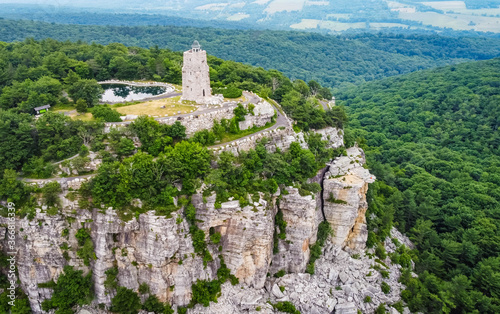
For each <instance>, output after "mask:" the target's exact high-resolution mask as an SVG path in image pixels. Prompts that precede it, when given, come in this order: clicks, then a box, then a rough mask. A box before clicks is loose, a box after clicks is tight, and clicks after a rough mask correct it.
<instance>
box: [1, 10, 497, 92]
mask: <svg viewBox="0 0 500 314" xmlns="http://www.w3.org/2000/svg"><path fill="white" fill-rule="evenodd" d="M27 37H34V38H35V39H43V38H48V37H50V38H54V39H57V40H71V41H77V40H82V41H86V42H96V43H101V44H107V43H111V42H119V43H122V44H124V45H127V46H139V47H152V46H155V45H158V46H159V47H162V48H169V49H172V50H176V51H183V50H187V49H188V48H189V47H190V45H191V43H192V41H193V40H194V39H198V40H199V41H200V43H201V44H202V46H203V48H204V49H206V50H207V51H208V52H209V53H210V54H212V55H215V56H217V57H219V58H222V59H228V60H234V61H237V62H243V63H247V64H251V65H254V66H260V67H263V68H265V69H277V70H280V71H282V72H284V73H285V74H286V75H287V76H289V77H290V78H292V79H303V80H305V81H309V80H317V81H318V82H320V83H321V84H322V85H324V86H329V87H331V88H340V87H343V86H348V85H350V84H360V83H363V82H365V81H371V80H374V79H379V78H383V77H388V76H394V75H399V74H403V73H409V72H413V71H417V70H421V69H425V68H431V67H436V66H441V65H446V64H452V63H458V62H463V61H468V60H483V59H490V58H494V57H497V56H500V39H495V38H449V37H442V36H438V35H428V36H424V35H412V36H403V35H382V34H378V35H369V34H360V35H352V36H331V35H320V34H314V33H304V32H286V31H264V30H229V29H215V28H194V27H175V26H135V27H118V26H90V25H59V24H54V23H44V22H33V21H26V20H6V19H4V20H0V41H7V42H10V41H22V40H24V39H25V38H27Z"/></svg>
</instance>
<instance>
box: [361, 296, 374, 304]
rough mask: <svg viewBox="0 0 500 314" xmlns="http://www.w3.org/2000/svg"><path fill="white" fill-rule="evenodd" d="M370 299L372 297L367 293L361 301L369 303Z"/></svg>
mask: <svg viewBox="0 0 500 314" xmlns="http://www.w3.org/2000/svg"><path fill="white" fill-rule="evenodd" d="M371 301H372V297H370V296H369V295H367V296H366V297H365V298H364V299H363V302H365V303H370V302H371Z"/></svg>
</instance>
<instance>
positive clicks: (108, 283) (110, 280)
mask: <svg viewBox="0 0 500 314" xmlns="http://www.w3.org/2000/svg"><path fill="white" fill-rule="evenodd" d="M104 274H106V280H104V287H105V288H106V289H107V290H115V289H117V288H118V280H117V277H118V267H116V266H115V267H113V268H110V269H108V270H106V271H105V272H104Z"/></svg>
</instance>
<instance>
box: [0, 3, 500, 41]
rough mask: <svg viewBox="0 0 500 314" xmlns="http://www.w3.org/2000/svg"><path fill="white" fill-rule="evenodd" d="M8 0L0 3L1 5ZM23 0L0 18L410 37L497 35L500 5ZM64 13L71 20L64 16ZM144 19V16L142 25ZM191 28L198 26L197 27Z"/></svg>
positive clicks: (5, 11)
mask: <svg viewBox="0 0 500 314" xmlns="http://www.w3.org/2000/svg"><path fill="white" fill-rule="evenodd" d="M8 1H9V0H0V3H1V2H8ZM10 1H11V0H10ZM18 2H20V0H18ZM22 2H24V4H19V3H18V4H15V5H5V6H3V5H2V6H1V8H0V11H2V13H1V14H0V16H3V17H9V18H26V19H33V20H40V21H46V22H57V23H65V22H66V21H67V20H68V19H73V22H71V23H75V24H87V22H86V21H85V18H84V17H85V14H81V15H80V17H77V16H76V15H75V13H78V12H80V13H82V11H83V10H87V11H90V12H99V13H106V14H110V13H127V14H136V13H138V14H148V15H150V14H153V15H158V14H159V15H163V16H166V15H168V16H175V17H178V18H189V19H195V20H198V21H203V22H202V23H207V22H211V23H220V24H221V25H224V24H228V25H231V24H234V27H240V26H238V25H240V24H241V23H243V24H246V25H247V26H248V28H267V29H282V30H291V29H294V30H304V31H311V32H319V33H325V34H338V33H344V32H350V33H352V32H378V31H384V32H387V31H390V32H400V33H403V34H409V33H412V32H425V31H432V32H442V31H447V32H448V31H449V30H453V31H476V32H482V33H483V34H486V33H487V32H491V33H496V34H499V35H500V26H499V23H500V15H499V14H500V8H499V5H500V4H499V3H498V1H493V0H466V1H456V0H455V1H446V0H445V1H420V0H401V1H387V0H371V1H366V0H322V1H306V0H232V1H216V0H190V1H178V0H152V1H147V2H144V1H138V0H123V1H117V0H110V1H94V0H81V1H71V2H67V3H64V4H63V5H59V4H58V3H55V4H52V5H49V4H45V3H44V4H39V3H33V4H29V5H26V3H29V2H35V1H34V0H26V1H22ZM66 13H68V15H69V16H67V17H66V18H64V17H63V15H64V14H66ZM82 18H83V19H82ZM111 19H112V18H111ZM77 20H80V22H77ZM103 20H106V19H103ZM148 20H150V19H149V18H145V19H144V21H143V22H142V23H147V21H148ZM128 23H129V24H128ZM98 24H101V23H98ZM111 24H113V22H111ZM135 24H136V22H134V21H131V20H128V19H124V21H123V25H128V26H131V25H135ZM159 24H163V23H159ZM120 25H122V24H120ZM192 26H200V25H199V24H198V23H195V24H192Z"/></svg>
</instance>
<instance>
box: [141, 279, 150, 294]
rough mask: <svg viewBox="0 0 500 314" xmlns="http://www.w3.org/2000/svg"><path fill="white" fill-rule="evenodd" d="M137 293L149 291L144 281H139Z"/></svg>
mask: <svg viewBox="0 0 500 314" xmlns="http://www.w3.org/2000/svg"><path fill="white" fill-rule="evenodd" d="M139 293H140V294H146V293H149V285H148V284H147V283H145V282H143V283H141V284H140V285H139Z"/></svg>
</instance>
